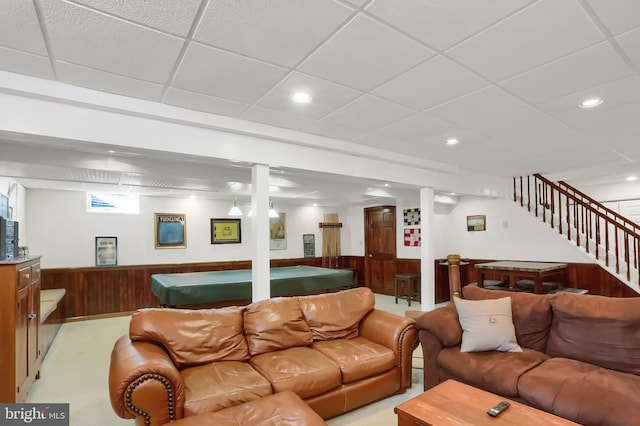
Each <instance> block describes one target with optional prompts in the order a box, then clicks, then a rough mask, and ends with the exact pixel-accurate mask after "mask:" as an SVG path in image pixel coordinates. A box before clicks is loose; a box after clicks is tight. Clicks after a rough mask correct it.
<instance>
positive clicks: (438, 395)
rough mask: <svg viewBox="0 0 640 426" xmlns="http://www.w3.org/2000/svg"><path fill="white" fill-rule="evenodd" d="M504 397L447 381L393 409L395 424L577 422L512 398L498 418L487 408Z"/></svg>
mask: <svg viewBox="0 0 640 426" xmlns="http://www.w3.org/2000/svg"><path fill="white" fill-rule="evenodd" d="M504 399H505V398H503V397H501V396H499V395H495V394H492V393H489V392H486V391H483V390H482V389H477V388H474V387H472V386H468V385H465V384H462V383H460V382H456V381H455V380H447V381H446V382H444V383H440V384H439V385H438V386H435V387H433V388H431V389H429V390H428V391H426V392H424V393H422V394H420V395H418V396H416V397H415V398H412V399H410V400H409V401H406V402H403V403H402V404H400V405H398V406H397V407H396V408H395V409H394V411H395V413H396V414H397V415H398V426H444V425H447V426H450V425H452V426H482V425H527V426H549V425H559V426H560V425H562V426H568V425H574V426H575V425H577V423H573V422H571V421H569V420H565V419H563V418H560V417H557V416H554V415H553V414H549V413H546V412H544V411H540V410H536V409H535V408H531V407H529V406H526V405H524V404H520V403H518V402H515V401H509V403H511V406H510V407H509V408H507V409H506V410H505V411H504V412H502V413H501V414H500V415H499V416H498V417H491V416H489V415H488V414H487V410H488V409H489V408H491V407H493V406H494V405H496V404H497V403H498V402H500V401H503V400H504Z"/></svg>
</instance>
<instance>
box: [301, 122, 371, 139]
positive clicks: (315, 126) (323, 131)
mask: <svg viewBox="0 0 640 426" xmlns="http://www.w3.org/2000/svg"><path fill="white" fill-rule="evenodd" d="M302 131H303V132H307V133H312V134H314V135H320V136H326V137H328V138H334V139H341V140H346V141H350V140H352V139H353V138H356V137H358V136H360V135H362V134H363V131H362V130H355V129H349V128H348V127H344V126H338V125H337V124H331V123H326V122H324V121H315V122H313V123H311V124H310V125H308V126H306V127H304V128H302Z"/></svg>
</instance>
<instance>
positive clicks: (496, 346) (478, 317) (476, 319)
mask: <svg viewBox="0 0 640 426" xmlns="http://www.w3.org/2000/svg"><path fill="white" fill-rule="evenodd" d="M453 303H455V305H456V309H457V310H458V318H459V320H460V326H461V327H462V344H461V345H460V352H482V351H493V350H496V351H502V352H522V348H521V347H520V345H518V342H517V341H516V330H515V328H514V327H513V320H512V318H511V298H510V297H503V298H501V299H486V300H464V299H460V298H459V297H454V298H453Z"/></svg>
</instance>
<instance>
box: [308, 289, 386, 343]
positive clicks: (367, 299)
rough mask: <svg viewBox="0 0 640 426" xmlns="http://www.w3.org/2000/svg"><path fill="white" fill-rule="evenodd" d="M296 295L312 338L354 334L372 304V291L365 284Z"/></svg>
mask: <svg viewBox="0 0 640 426" xmlns="http://www.w3.org/2000/svg"><path fill="white" fill-rule="evenodd" d="M299 299H300V307H301V308H302V312H303V314H304V318H305V320H306V321H307V323H308V324H309V327H310V328H311V332H312V333H313V340H329V339H352V338H354V337H357V336H358V325H359V324H360V321H361V320H362V318H364V316H365V315H366V314H367V313H369V312H370V311H371V310H372V309H373V307H374V305H375V297H374V296H373V292H372V291H371V289H369V288H367V287H360V288H354V289H351V290H345V291H341V292H338V293H327V294H317V295H313V296H303V297H300V298H299Z"/></svg>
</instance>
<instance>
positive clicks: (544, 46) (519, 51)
mask: <svg viewBox="0 0 640 426" xmlns="http://www.w3.org/2000/svg"><path fill="white" fill-rule="evenodd" d="M602 40H604V35H603V34H602V33H601V32H600V31H599V30H598V28H597V27H596V26H595V25H594V24H593V22H592V21H591V20H590V18H589V17H588V16H587V14H586V13H585V12H584V10H583V9H582V8H581V6H580V5H579V4H578V3H577V2H576V0H543V1H540V2H537V3H534V4H533V5H531V6H529V7H527V8H526V9H524V10H522V11H520V12H518V13H516V14H515V15H513V16H511V17H510V18H508V19H506V20H504V21H502V22H500V23H498V24H496V25H494V26H492V27H490V28H488V29H487V30H485V31H482V32H480V33H479V34H477V35H476V36H474V37H472V38H470V39H468V40H467V41H465V42H463V43H461V44H459V45H457V46H455V47H454V48H452V49H451V50H449V51H447V54H449V55H450V56H451V57H453V58H455V59H457V60H458V61H460V62H462V63H464V64H466V65H468V66H469V67H471V68H472V69H474V70H476V71H478V72H479V73H480V74H482V75H484V76H486V77H487V78H489V79H492V80H494V81H498V80H502V79H504V78H507V77H510V76H512V75H514V74H517V73H520V72H523V71H525V70H527V69H531V68H534V67H536V66H539V65H542V64H544V63H546V62H549V61H552V60H554V59H557V58H559V57H561V56H563V55H566V54H568V53H571V52H575V51H577V50H580V49H582V48H585V47H587V46H590V45H592V44H595V43H597V42H599V41H602Z"/></svg>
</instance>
